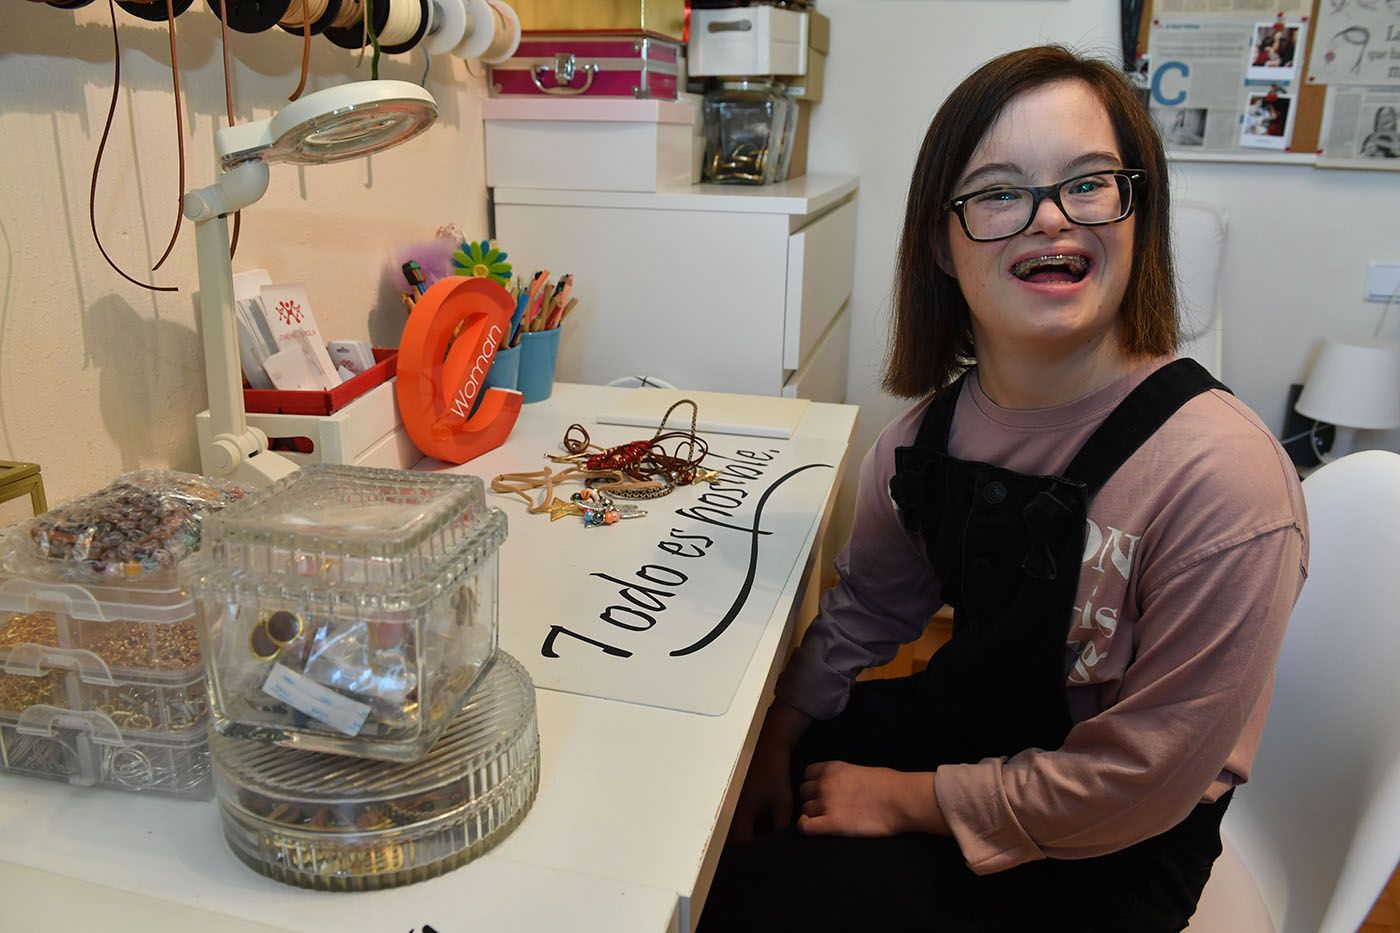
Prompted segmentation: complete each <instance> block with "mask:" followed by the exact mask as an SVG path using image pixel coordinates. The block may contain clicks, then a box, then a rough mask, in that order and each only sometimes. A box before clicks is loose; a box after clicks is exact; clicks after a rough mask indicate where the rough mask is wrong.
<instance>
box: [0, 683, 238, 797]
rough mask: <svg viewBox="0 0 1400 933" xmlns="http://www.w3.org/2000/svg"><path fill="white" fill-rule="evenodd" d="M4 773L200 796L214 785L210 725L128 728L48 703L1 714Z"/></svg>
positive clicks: (209, 793) (95, 714)
mask: <svg viewBox="0 0 1400 933" xmlns="http://www.w3.org/2000/svg"><path fill="white" fill-rule="evenodd" d="M0 771H3V772H6V773H11V774H22V775H28V776H31V777H40V778H47V779H50V780H59V781H67V782H68V783H70V784H76V785H81V786H101V787H110V788H114V789H117V790H126V791H139V792H155V793H162V794H171V795H174V796H178V797H189V798H193V799H197V800H208V799H210V798H211V797H212V796H213V790H214V788H213V783H212V781H211V775H210V761H209V738H208V732H207V731H206V730H204V729H193V730H186V731H185V732H184V733H183V734H178V735H176V734H170V733H166V734H157V733H146V732H139V731H135V730H129V729H128V730H122V729H120V728H118V727H117V725H116V723H115V722H113V721H112V719H111V718H110V717H108V716H107V715H106V714H104V713H101V712H97V711H93V710H85V711H80V710H66V709H59V708H58V707H54V706H48V705H43V704H39V705H34V706H30V707H29V708H27V709H26V710H25V711H24V712H23V713H21V714H20V715H18V716H15V715H12V714H8V713H0Z"/></svg>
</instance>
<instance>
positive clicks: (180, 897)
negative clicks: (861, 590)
mask: <svg viewBox="0 0 1400 933" xmlns="http://www.w3.org/2000/svg"><path fill="white" fill-rule="evenodd" d="M624 391H645V390H622V389H607V388H601V387H592V386H572V385H560V386H557V387H556V389H555V395H554V397H553V398H552V399H550V400H549V401H548V402H543V403H539V404H536V405H527V406H525V409H524V411H523V413H522V416H521V419H520V422H519V423H518V424H517V426H516V430H515V432H514V433H513V434H512V436H511V441H510V442H509V443H508V444H507V446H506V447H505V448H502V453H503V454H510V455H515V454H516V451H517V450H518V457H519V462H520V464H521V465H520V466H519V467H518V468H519V469H534V468H536V465H537V462H538V460H539V457H540V455H541V453H542V450H541V449H540V447H539V445H538V440H537V439H538V438H539V437H542V436H544V434H546V433H547V434H553V432H554V426H555V425H556V424H557V422H558V420H559V418H560V416H561V413H567V414H568V418H567V419H566V420H575V419H578V420H587V419H588V418H589V416H590V415H591V413H593V412H596V411H597V410H599V407H600V404H601V402H602V401H603V400H605V399H606V397H607V393H617V392H624ZM575 413H576V414H575ZM855 414H856V409H855V408H854V407H852V406H847V405H822V404H816V403H813V404H812V405H811V407H810V408H809V409H808V410H807V412H806V414H805V415H804V417H803V420H802V421H801V423H800V424H799V426H798V432H797V434H796V435H795V437H799V438H803V437H811V438H821V439H829V440H838V441H840V442H841V443H843V444H844V443H848V442H849V440H850V437H851V433H852V431H853V429H854V425H855ZM554 443H556V444H557V440H555V441H554ZM458 469H460V470H461V471H463V472H474V470H473V469H472V464H466V465H465V466H464V467H461V468H458ZM487 478H488V479H489V476H488V477H487ZM839 482H840V470H839V469H838V470H833V471H832V472H831V474H830V483H829V484H828V485H827V486H826V492H825V494H824V498H821V499H820V501H818V500H816V499H814V501H813V502H812V509H813V511H814V512H820V513H821V514H823V516H825V515H829V513H830V509H831V505H832V502H833V501H834V499H835V490H836V489H837V488H838V486H839ZM498 504H500V505H501V506H502V508H506V509H507V510H508V514H509V516H510V520H511V521H512V522H524V521H530V520H534V521H540V522H547V521H548V519H547V518H546V517H544V516H527V515H525V514H524V504H523V503H517V506H518V507H517V508H512V507H511V506H509V505H508V504H507V503H505V502H501V503H498ZM824 530H825V518H823V520H822V521H820V522H816V523H814V524H813V526H812V529H811V531H810V533H809V534H808V538H807V540H806V542H805V543H804V545H803V549H802V553H803V554H808V555H810V556H809V557H808V558H807V560H806V561H805V564H804V562H803V561H799V562H798V566H797V567H795V568H794V570H793V572H792V574H791V575H790V577H789V579H788V580H787V583H786V586H785V588H784V589H783V592H782V595H781V597H780V598H779V601H778V606H777V608H776V609H775V610H774V612H773V613H772V616H771V618H770V620H769V623H768V625H767V627H766V628H765V630H764V632H763V634H762V637H761V638H760V641H759V644H758V647H757V648H756V650H755V651H754V654H753V657H752V660H751V661H750V663H749V665H748V668H747V670H746V672H745V673H744V675H743V679H742V681H741V682H740V684H739V687H738V690H737V693H736V694H735V696H734V699H733V702H732V703H731V705H730V707H729V711H728V712H727V713H725V714H724V715H722V716H714V717H709V716H700V715H696V714H692V713H684V712H677V711H674V710H666V709H659V708H654V707H646V706H639V705H635V704H631V703H622V702H618V701H612V700H604V699H598V698H595V697H588V696H579V695H574V694H569V693H562V692H557V691H554V690H544V689H541V690H538V691H537V699H538V714H539V729H540V741H541V776H540V789H539V796H538V798H537V799H536V801H535V804H534V807H533V808H532V809H531V811H530V812H529V813H528V814H527V815H526V817H525V819H524V821H523V822H522V823H521V825H520V826H519V827H518V828H516V830H515V831H514V832H513V833H512V834H511V835H510V836H508V837H507V838H506V839H505V840H504V841H503V842H502V843H501V844H500V845H499V846H498V847H496V848H495V849H494V850H492V851H491V852H489V853H487V854H486V855H484V856H482V857H481V858H479V859H477V860H475V861H473V862H471V863H469V864H467V865H465V866H463V867H461V868H459V869H457V870H455V871H452V872H449V873H447V874H446V875H443V876H441V877H438V878H435V879H433V880H431V881H426V882H422V883H420V884H415V885H410V886H408V887H403V888H396V889H392V890H388V891H380V892H374V893H367V894H329V893H323V892H317V891H305V890H302V889H299V888H294V887H289V886H287V885H283V884H279V883H277V882H275V881H271V880H269V879H267V878H264V877H262V876H261V875H258V874H256V873H255V872H253V871H251V870H249V869H248V868H246V867H245V866H244V865H243V864H242V863H240V862H239V861H238V860H237V859H236V858H235V857H234V856H233V854H232V853H231V852H229V851H228V849H227V847H226V846H225V844H224V841H223V836H222V833H221V830H220V827H219V816H218V810H217V806H216V805H215V804H213V803H197V802H191V801H184V800H175V799H168V798H161V797H154V796H143V795H139V794H125V793H120V792H116V791H106V790H91V789H85V788H75V787H69V786H68V785H64V784H57V783H49V782H45V781H36V780H29V779H25V778H19V777H14V778H11V777H0V840H3V842H0V930H5V931H8V930H11V929H28V928H31V927H37V926H38V925H43V926H44V927H45V928H52V929H57V930H75V931H76V930H82V929H85V928H87V927H88V926H89V925H91V926H92V927H93V928H101V929H104V930H113V931H124V930H129V929H139V930H143V931H152V933H159V931H166V930H168V931H176V930H179V931H181V933H184V931H188V930H191V929H199V930H202V931H208V933H222V931H246V930H265V929H278V930H298V931H307V933H312V931H315V933H329V931H334V933H354V931H366V933H404V931H408V930H413V931H421V930H422V928H423V926H424V925H425V924H427V925H431V926H432V928H433V929H434V930H436V931H437V933H460V931H466V930H486V931H514V930H521V931H536V930H539V931H555V930H570V931H574V930H580V931H591V930H597V931H600V933H604V931H606V933H616V931H630V930H636V931H647V933H656V931H663V930H682V931H684V930H689V929H691V928H692V927H693V926H694V924H695V922H696V919H697V917H698V914H699V910H698V907H699V905H701V904H703V902H704V898H705V894H706V892H707V891H708V888H709V883H710V879H711V877H712V876H713V873H714V867H715V864H716V861H717V860H718V857H719V849H720V846H721V845H722V843H723V840H724V836H725V833H726V832H727V831H728V827H729V820H730V816H731V815H732V813H733V809H734V804H735V801H736V799H737V796H738V793H739V786H740V784H741V783H742V775H743V774H744V772H745V770H746V769H747V767H748V762H749V758H750V755H751V753H752V750H753V744H754V741H755V739H756V738H757V733H758V728H759V725H760V722H761V716H760V713H761V710H762V709H763V708H764V707H766V704H767V698H768V696H769V695H770V693H771V690H772V685H773V681H774V679H775V678H776V676H777V672H778V670H779V669H780V667H781V664H782V660H783V658H784V656H785V649H786V646H787V644H788V639H789V636H790V633H791V629H792V616H793V614H794V612H795V607H797V606H799V605H800V604H801V603H802V601H803V596H804V587H805V584H806V581H807V579H808V576H809V575H810V573H811V571H812V570H813V569H814V565H815V564H817V562H818V561H819V560H820V558H819V557H818V554H819V552H820V541H821V539H822V535H823V533H824ZM596 533H597V534H608V533H611V532H610V531H608V530H598V531H597V532H596ZM511 544H512V542H511V540H509V539H508V540H507V541H506V544H505V545H504V547H503V549H502V554H501V559H502V563H503V566H504V565H505V564H506V563H507V562H509V561H512V560H522V559H524V557H525V555H522V554H518V553H516V552H515V551H513V550H512V547H511ZM505 576H507V574H506V573H504V572H503V577H505ZM510 599H511V597H510V593H509V591H508V590H507V591H505V592H503V593H502V596H501V618H502V620H503V624H505V620H506V619H508V618H509V611H510ZM517 657H518V659H519V660H520V661H521V662H522V663H523V664H524V665H525V666H526V668H527V669H529V668H530V667H531V666H532V665H534V664H538V663H539V659H538V658H532V657H529V656H519V655H517ZM99 925H100V927H99Z"/></svg>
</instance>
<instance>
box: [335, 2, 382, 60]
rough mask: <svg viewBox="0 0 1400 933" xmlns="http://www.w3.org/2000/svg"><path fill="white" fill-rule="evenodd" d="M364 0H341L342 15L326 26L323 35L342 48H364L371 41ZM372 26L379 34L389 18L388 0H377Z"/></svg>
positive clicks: (373, 11)
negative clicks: (366, 22) (366, 26)
mask: <svg viewBox="0 0 1400 933" xmlns="http://www.w3.org/2000/svg"><path fill="white" fill-rule="evenodd" d="M365 9H366V7H365V3H364V0H341V4H340V15H339V16H337V17H336V18H335V20H334V21H333V22H332V23H331V24H330V26H328V27H326V31H325V32H324V33H323V35H324V36H325V37H326V38H327V39H329V40H330V41H331V42H332V43H334V44H335V45H338V46H340V47H341V48H342V49H352V50H353V49H362V48H364V47H365V46H367V45H369V43H370V36H369V29H366V28H365ZM372 13H373V16H372V19H371V21H370V26H371V27H373V29H374V32H375V34H378V33H379V32H380V31H381V30H382V29H383V28H384V24H385V23H386V22H388V20H389V3H388V0H377V2H376V3H375V4H374V8H373V10H372Z"/></svg>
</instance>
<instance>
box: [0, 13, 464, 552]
mask: <svg viewBox="0 0 1400 933" xmlns="http://www.w3.org/2000/svg"><path fill="white" fill-rule="evenodd" d="M117 17H118V20H117V21H118V24H119V30H118V31H119V34H120V37H121V42H122V87H123V90H122V92H121V96H120V99H119V100H118V104H117V110H116V117H115V123H114V126H113V129H112V135H111V138H110V140H109V141H108V144H107V153H106V156H105V157H104V160H103V165H102V175H101V179H100V182H99V191H98V211H97V222H98V225H99V228H100V229H101V231H102V233H103V242H104V243H105V244H106V246H107V250H108V252H109V253H111V254H112V255H113V257H114V258H115V259H117V260H118V262H119V263H121V264H122V266H123V267H124V268H126V269H128V271H131V272H133V273H135V274H137V275H138V277H139V276H140V274H141V273H143V272H144V271H145V270H149V268H150V265H151V263H153V262H154V261H155V259H156V258H157V257H158V256H159V255H160V252H161V250H163V249H164V247H165V244H166V241H167V240H168V239H169V235H170V229H171V225H172V224H173V221H174V212H175V208H176V206H177V204H178V200H177V198H178V195H179V191H178V190H177V160H176V146H175V136H174V111H173V98H172V95H171V91H170V68H169V45H168V39H167V37H166V30H165V26H164V24H163V23H161V24H154V23H146V22H143V21H141V20H138V19H136V18H135V17H132V16H130V15H129V14H127V13H125V12H124V11H122V10H121V9H120V8H118V10H117ZM176 22H177V27H178V32H179V46H178V51H179V57H180V64H181V81H182V88H183V102H184V107H185V125H184V128H183V134H184V140H185V147H186V155H187V169H186V171H187V181H186V185H187V186H188V187H194V186H199V185H204V184H208V183H209V182H210V181H212V180H213V177H214V162H213V134H214V131H215V130H216V129H217V128H219V127H221V126H223V120H224V110H225V106H224V82H223V66H222V59H221V52H220V42H219V23H218V19H217V17H215V16H214V15H213V14H212V13H210V12H209V9H208V7H207V6H206V5H205V3H204V2H203V0H201V2H199V3H196V4H195V5H194V6H193V7H191V8H190V10H189V11H188V12H186V13H185V14H184V15H182V16H180V17H179V18H178V20H177V21H176ZM230 47H231V48H232V50H233V53H234V60H235V62H236V68H235V72H234V88H235V97H234V104H235V108H236V115H237V117H238V119H239V121H240V122H241V121H246V120H249V119H252V118H255V117H265V116H267V115H269V114H271V113H272V112H275V111H276V110H277V109H278V108H280V107H281V106H282V105H284V104H285V103H286V100H287V96H288V95H289V94H291V92H292V91H293V89H294V88H295V87H296V83H297V73H298V69H299V65H300V60H301V39H300V37H299V36H295V37H294V36H292V35H289V34H288V33H285V32H283V31H282V30H280V29H276V30H273V31H271V32H267V33H261V34H257V35H244V34H242V33H233V34H232V41H231V42H230ZM312 49H313V54H312V72H311V74H312V76H311V80H310V82H309V83H308V88H307V90H308V92H309V91H311V90H315V89H317V88H322V87H329V86H331V85H334V84H341V83H344V82H346V81H353V80H358V79H363V78H368V77H369V61H368V59H366V60H365V63H364V65H363V66H362V67H360V68H358V69H357V68H356V59H357V57H358V56H357V55H356V53H352V52H349V51H346V50H344V49H340V48H337V47H335V46H333V45H331V44H330V43H329V42H328V41H327V40H325V39H323V38H318V37H313V39H312ZM423 65H424V57H423V55H422V53H421V52H419V53H416V54H414V55H412V56H411V58H410V59H409V60H406V61H405V60H403V57H402V56H400V57H396V58H385V59H383V60H382V62H381V68H380V76H381V77H383V78H401V79H407V80H412V81H417V80H418V79H419V77H420V76H421V75H422V73H423ZM474 69H475V70H476V71H477V72H478V73H479V72H480V68H479V67H477V66H474ZM427 87H428V89H429V91H431V92H432V93H433V95H434V96H435V97H436V99H437V102H438V106H439V110H440V113H441V115H440V118H439V121H438V123H437V124H436V125H435V126H433V127H432V128H431V129H430V130H429V131H428V132H427V133H426V134H424V135H423V136H420V137H419V138H418V139H416V140H413V141H412V142H410V143H408V144H406V145H404V146H402V147H399V148H397V149H393V150H390V151H388V152H385V153H381V154H379V155H377V156H374V157H372V158H371V159H368V160H361V161H358V162H350V163H343V164H340V165H330V166H312V167H308V168H305V169H298V168H296V167H292V166H274V167H273V170H272V184H271V187H270V189H269V191H268V193H267V195H266V196H265V197H264V198H263V199H262V200H261V201H259V202H258V203H257V204H256V205H254V206H253V207H252V208H250V209H248V210H246V211H244V212H243V229H242V236H241V240H240V242H239V246H238V254H237V257H236V258H235V261H234V262H235V268H236V269H243V268H250V267H253V266H263V267H265V268H267V269H268V270H269V272H271V274H272V275H273V277H274V279H277V280H281V281H301V282H305V283H306V284H307V286H308V289H309V294H310V298H311V303H312V307H313V309H314V310H315V312H316V316H317V318H318V319H319V321H320V324H321V327H322V330H323V332H325V333H327V335H328V336H332V337H345V338H359V339H363V338H366V337H369V338H372V339H373V340H375V341H376V342H378V343H381V344H387V345H391V346H392V345H397V343H398V337H399V333H400V330H401V328H402V323H403V317H404V313H403V307H402V305H401V304H399V302H398V300H397V297H396V293H395V288H396V287H397V281H396V280H394V279H393V278H392V276H393V270H392V264H391V260H392V258H393V255H394V250H395V248H396V247H400V246H402V245H404V244H406V243H409V242H412V241H415V240H419V239H425V238H429V237H431V236H432V235H433V232H434V230H435V228H436V227H437V226H438V225H440V224H443V223H447V222H455V223H457V224H458V225H460V226H461V228H462V229H463V231H465V232H466V233H467V234H468V235H484V233H485V231H486V196H485V186H484V180H483V178H484V176H483V171H482V165H481V150H482V141H481V121H480V99H481V98H482V97H483V96H484V93H485V92H484V82H483V81H482V80H481V79H479V78H475V77H472V76H471V75H470V74H469V73H468V72H467V70H466V67H465V63H464V62H462V61H460V60H455V61H450V60H445V59H440V58H439V59H435V60H434V63H433V67H432V72H431V75H430V77H429V79H428V82H427ZM111 89H112V29H111V26H110V21H109V20H108V18H107V6H106V4H105V2H104V3H94V4H93V5H91V6H89V7H86V8H84V9H82V10H79V11H76V12H66V11H63V10H58V9H55V8H52V7H49V6H46V5H44V4H36V3H22V2H15V0H6V2H5V3H4V4H3V11H0V459H14V460H33V461H38V462H39V463H40V464H41V465H42V466H43V471H44V481H45V486H46V487H47V489H48V492H49V499H50V501H51V502H52V501H56V500H58V499H61V498H64V497H67V496H70V495H73V494H76V493H79V492H84V491H88V490H91V489H94V488H97V487H99V486H101V485H103V484H104V483H106V482H107V481H108V480H110V479H111V478H112V477H113V476H115V475H116V474H118V473H120V472H122V471H125V470H129V469H134V468H137V467H140V466H148V465H149V466H166V465H169V466H174V467H177V468H181V469H192V470H197V469H198V466H199V455H198V451H197V449H196V446H195V433H194V420H193V419H194V415H195V413H196V412H198V411H199V410H201V409H202V408H203V407H205V404H206V403H205V389H204V370H203V361H202V354H201V349H200V340H199V336H198V331H197V324H196V316H195V312H194V304H193V301H194V300H195V297H196V295H195V293H196V290H197V288H196V278H195V262H194V236H193V232H194V231H193V228H192V227H191V226H190V225H188V224H186V225H185V228H184V230H183V231H182V233H181V235H180V242H179V243H178V244H177V245H176V247H175V252H174V253H173V254H172V256H171V258H170V259H168V260H167V261H166V264H165V266H164V267H163V268H162V269H161V270H160V271H159V272H157V273H155V274H154V281H156V282H158V283H160V284H169V285H177V286H179V288H180V291H179V292H178V293H163V294H156V293H153V292H148V291H145V290H143V289H139V288H136V287H135V286H132V285H129V284H127V283H126V282H124V281H122V280H121V279H120V278H119V277H118V276H117V274H116V273H115V272H113V271H112V270H111V269H109V268H108V267H107V265H106V263H105V262H103V260H102V257H101V256H100V255H99V253H98V251H97V247H96V246H95V245H94V243H93V238H92V233H91V231H90V230H89V224H88V182H89V178H90V176H91V172H92V160H93V155H94V153H95V152H96V150H97V144H98V140H99V138H100V136H101V132H102V122H103V119H104V117H105V116H106V112H107V106H108V101H109V99H110V95H111ZM7 506H9V507H18V503H15V502H11V503H8V504H7ZM22 514H23V511H22V510H20V515H21V516H22ZM16 517H19V516H16V515H15V514H14V513H13V512H11V511H5V512H0V524H3V523H4V522H5V521H6V520H13V519H14V518H16Z"/></svg>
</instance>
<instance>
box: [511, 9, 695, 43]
mask: <svg viewBox="0 0 1400 933" xmlns="http://www.w3.org/2000/svg"><path fill="white" fill-rule="evenodd" d="M512 5H513V6H514V7H515V12H516V13H518V14H519V15H520V27H521V29H522V30H523V31H524V32H527V33H528V32H630V33H635V32H645V33H650V34H651V35H654V36H663V37H665V38H667V39H674V40H675V41H677V42H681V41H684V39H685V18H686V14H685V7H686V4H685V0H587V2H580V0H512Z"/></svg>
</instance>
